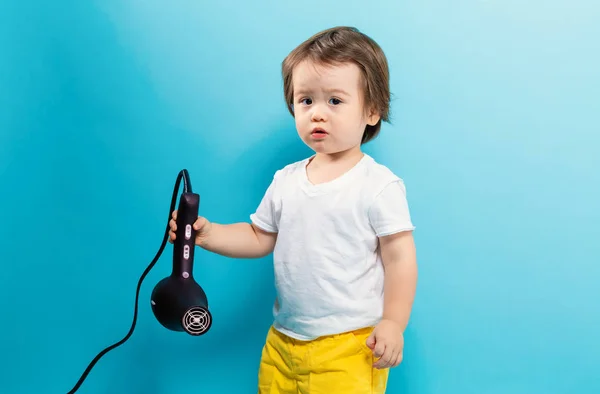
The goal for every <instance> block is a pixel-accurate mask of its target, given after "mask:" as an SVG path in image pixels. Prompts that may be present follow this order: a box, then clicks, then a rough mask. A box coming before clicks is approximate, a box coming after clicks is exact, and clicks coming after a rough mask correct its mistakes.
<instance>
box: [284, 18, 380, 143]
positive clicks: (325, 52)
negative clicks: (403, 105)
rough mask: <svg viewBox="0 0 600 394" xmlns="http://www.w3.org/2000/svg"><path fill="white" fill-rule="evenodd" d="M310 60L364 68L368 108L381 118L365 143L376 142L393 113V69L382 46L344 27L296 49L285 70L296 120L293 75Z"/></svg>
mask: <svg viewBox="0 0 600 394" xmlns="http://www.w3.org/2000/svg"><path fill="white" fill-rule="evenodd" d="M306 59H309V60H311V61H313V62H315V63H317V64H323V65H334V64H339V63H347V62H352V63H354V64H356V65H357V66H358V67H359V68H360V70H361V75H362V78H361V79H362V88H363V89H362V90H363V98H364V100H363V101H364V104H365V108H366V109H367V110H369V109H373V110H375V111H377V113H378V114H379V116H380V120H379V122H377V124H375V125H373V126H371V125H367V127H366V128H365V132H364V133H363V138H362V143H363V144H364V143H366V142H369V141H370V140H372V139H373V138H375V137H376V136H377V134H379V131H380V129H381V122H382V121H386V122H387V121H389V112H390V88H389V69H388V63H387V59H386V57H385V54H384V53H383V50H382V49H381V48H380V47H379V45H378V44H377V43H376V42H375V41H374V40H373V39H371V38H370V37H368V36H367V35H365V34H364V33H361V32H360V31H359V30H358V29H357V28H355V27H348V26H340V27H333V28H330V29H327V30H323V31H321V32H319V33H317V34H315V35H313V36H312V37H310V38H309V39H308V40H306V41H304V42H303V43H302V44H300V45H299V46H298V47H296V48H295V49H294V50H293V51H292V52H290V54H289V55H288V56H287V57H286V58H285V59H284V61H283V63H282V67H281V71H282V76H283V91H284V96H285V101H286V103H287V107H288V110H289V111H290V113H291V114H292V116H293V115H294V109H293V106H292V103H293V97H294V91H293V85H292V71H293V69H294V67H295V66H296V65H297V64H298V63H300V62H302V61H304V60H306Z"/></svg>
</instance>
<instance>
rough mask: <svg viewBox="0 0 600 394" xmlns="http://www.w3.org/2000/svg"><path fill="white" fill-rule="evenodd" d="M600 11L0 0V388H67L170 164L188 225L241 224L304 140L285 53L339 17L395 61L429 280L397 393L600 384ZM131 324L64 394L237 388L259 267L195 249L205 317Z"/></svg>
mask: <svg viewBox="0 0 600 394" xmlns="http://www.w3.org/2000/svg"><path fill="white" fill-rule="evenodd" d="M599 20H600V5H598V3H597V2H594V1H591V0H590V1H570V2H567V1H562V2H559V1H528V2H522V1H494V0H488V1H474V0H472V1H440V0H437V1H427V2H408V1H391V0H390V1H373V2H371V3H370V4H368V3H367V2H365V1H344V2H341V1H338V2H326V3H319V2H316V1H313V0H309V1H304V2H294V3H291V2H244V3H242V2H235V1H224V2H221V3H220V4H219V5H217V4H216V2H202V1H169V2H164V1H154V0H152V1H114V0H112V1H107V0H105V1H66V0H57V1H52V2H49V1H41V0H38V1H34V0H30V1H3V2H2V3H1V5H0V185H1V189H0V203H1V204H2V206H3V208H2V209H1V210H0V222H1V223H2V226H1V228H0V235H1V239H2V244H1V248H0V263H1V271H0V272H1V274H0V303H1V305H0V307H1V311H2V312H1V313H2V314H1V324H0V362H1V368H0V392H1V393H3V394H12V393H18V394H24V393H48V394H51V393H65V392H67V391H68V390H69V389H71V388H72V386H73V385H74V384H75V382H76V381H77V379H79V377H80V375H81V373H82V372H83V371H84V369H85V367H86V366H87V365H88V363H89V362H90V361H91V360H92V358H93V357H94V356H95V355H96V354H97V353H98V352H99V351H100V350H102V349H103V348H105V347H106V346H108V345H110V344H112V343H114V342H116V341H118V340H119V339H121V338H122V337H123V336H124V335H125V334H126V332H127V330H128V329H129V327H130V324H131V319H132V313H133V305H134V303H133V301H134V294H135V287H136V284H137V281H138V279H139V276H140V275H141V273H142V272H143V270H144V269H145V268H146V266H147V264H148V263H149V262H150V261H151V259H152V258H153V257H154V255H155V253H156V251H157V250H158V247H159V245H160V242H161V240H162V237H163V231H164V229H165V226H166V221H167V217H168V214H169V212H168V210H169V204H170V198H171V193H172V190H173V186H174V182H175V179H176V176H177V174H178V172H179V171H180V170H181V169H182V168H187V169H188V170H189V171H190V174H191V177H192V184H193V186H194V190H195V191H197V192H199V193H200V194H201V199H202V203H201V206H200V211H201V214H203V215H205V216H207V217H208V218H209V219H211V220H213V221H217V222H222V223H227V222H233V221H244V220H248V215H249V214H250V213H251V212H252V211H253V209H255V207H256V206H257V204H258V202H259V201H260V198H261V196H262V193H263V192H264V190H265V188H266V187H267V185H268V184H269V182H270V179H271V177H272V175H273V173H274V171H275V170H277V169H278V168H280V167H282V166H283V165H285V164H286V163H288V162H291V161H294V160H298V159H301V158H304V157H305V156H307V155H308V154H310V152H309V151H308V150H307V149H306V148H305V147H304V146H303V144H302V143H301V142H300V140H299V139H298V138H297V135H296V133H295V129H294V123H293V120H292V118H291V116H290V115H289V114H288V113H287V111H286V109H285V104H284V102H283V93H282V88H281V79H280V74H279V72H280V63H281V61H282V59H283V58H284V57H285V55H287V53H288V52H289V51H290V50H292V49H293V47H294V46H296V45H297V44H299V43H300V42H301V41H303V40H304V39H306V38H308V37H309V36H310V35H312V34H313V33H315V32H317V31H319V30H321V29H324V28H328V27H331V26H335V25H353V26H357V27H358V28H359V29H361V30H362V31H364V32H365V33H367V34H369V35H371V36H372V37H373V38H374V39H376V40H377V41H378V42H379V43H380V44H381V46H382V47H383V48H384V50H385V51H386V53H387V55H388V57H389V62H390V67H391V73H392V74H391V75H392V77H391V87H392V91H393V94H394V101H393V107H392V110H393V123H392V124H386V125H384V128H383V132H382V135H381V137H380V138H378V139H377V140H376V141H374V142H373V143H370V144H369V145H368V146H367V147H366V150H367V152H368V153H369V154H372V155H373V156H375V157H376V158H377V159H378V160H379V161H381V162H382V163H384V164H386V165H388V166H389V167H390V168H391V169H393V170H394V171H395V172H397V173H398V174H399V175H400V176H402V177H403V178H404V179H405V181H406V184H407V188H408V197H409V202H410V206H411V210H412V214H413V219H414V222H415V224H416V225H417V231H416V233H415V237H416V241H417V246H418V256H419V264H420V281H419V287H418V295H417V298H416V301H415V306H414V313H413V316H412V320H411V323H410V326H409V328H408V330H407V332H406V349H405V360H404V362H403V364H402V365H401V366H400V367H398V368H396V369H394V370H393V371H392V374H391V378H390V384H389V390H388V392H389V393H404V394H426V393H428V394H429V393H432V394H454V393H461V394H465V393H477V394H484V393H485V394H500V393H501V394H506V393H512V394H521V393H523V394H537V393H540V394H541V393H544V394H550V393H553V394H554V393H578V394H588V393H589V394H592V393H598V392H600V373H599V372H598V370H599V368H600V338H599V337H598V334H599V332H600V331H599V329H598V327H599V326H600V307H599V300H600V290H599V289H598V287H597V286H598V282H599V279H600V258H599V256H600V242H599V240H598V238H600V232H599V230H598V223H599V222H600V210H599V203H598V201H599V200H600V186H599V185H600V175H599V174H600V171H599V169H600V149H599V148H600V127H599V126H598V124H599V115H600V99H599V96H598V92H600V44H599V43H600V40H599V39H598V38H599V37H600V23H599ZM171 253H172V249H171V247H168V248H167V249H166V250H165V253H164V254H163V256H162V258H161V260H160V262H159V263H158V265H157V266H156V267H155V269H154V270H153V271H152V272H151V273H150V275H149V276H148V277H147V279H146V281H145V282H144V286H143V287H142V292H141V299H140V311H139V313H140V314H139V321H138V326H137V329H136V331H135V333H134V335H133V337H132V338H131V339H130V340H129V341H128V342H127V343H125V345H123V346H121V347H119V348H117V349H116V350H113V351H112V352H110V353H108V354H107V355H105V356H104V357H103V358H102V359H101V360H100V362H99V363H98V364H97V365H96V367H95V368H94V369H93V370H92V372H91V374H90V375H89V377H88V379H87V380H86V382H85V383H84V385H83V387H82V388H81V390H80V391H79V392H80V393H82V394H83V393H88V394H93V393H109V392H110V393H128V394H135V393H144V394H162V393H165V394H166V393H169V394H186V393H190V394H191V393H252V392H256V391H255V390H256V389H255V387H256V370H257V366H258V361H259V357H260V350H261V347H262V345H263V340H264V337H265V335H266V330H267V329H268V326H269V324H270V323H271V320H270V319H271V306H272V303H273V297H274V290H273V284H272V272H271V269H272V268H271V265H270V257H267V258H264V259H259V260H234V259H228V258H225V257H221V256H217V255H212V254H209V253H207V252H204V251H198V252H197V255H196V256H197V259H196V265H195V275H196V277H197V278H198V280H199V282H200V283H201V285H202V286H203V287H204V289H205V290H206V292H207V293H208V296H209V301H210V303H211V308H212V312H213V314H214V318H215V320H214V325H213V328H212V329H211V331H210V332H209V333H208V334H206V336H203V337H199V338H196V337H191V336H187V335H186V334H182V333H173V332H170V331H167V330H165V329H163V328H162V327H160V326H159V325H158V323H157V322H156V321H155V320H154V318H153V316H152V312H151V309H150V305H149V294H150V291H151V290H152V288H153V286H154V285H155V284H156V282H157V281H158V280H159V279H161V278H162V277H164V276H166V275H168V274H169V272H170V269H171Z"/></svg>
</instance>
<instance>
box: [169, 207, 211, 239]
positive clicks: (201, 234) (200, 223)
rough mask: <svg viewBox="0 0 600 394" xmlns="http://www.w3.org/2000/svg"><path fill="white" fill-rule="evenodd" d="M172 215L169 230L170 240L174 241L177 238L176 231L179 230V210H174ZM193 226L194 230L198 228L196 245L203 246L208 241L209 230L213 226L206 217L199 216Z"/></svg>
mask: <svg viewBox="0 0 600 394" xmlns="http://www.w3.org/2000/svg"><path fill="white" fill-rule="evenodd" d="M171 216H172V217H173V218H172V219H171V220H170V221H169V226H170V227H171V230H169V242H170V243H173V241H175V238H176V235H175V232H176V231H177V210H175V211H173V214H172V215H171ZM193 227H194V230H196V241H195V243H196V245H198V246H201V245H202V244H203V243H204V242H205V241H206V238H207V236H208V231H209V230H210V227H211V225H210V222H209V221H208V220H207V219H206V218H204V217H202V216H198V219H196V221H195V222H194V226H193Z"/></svg>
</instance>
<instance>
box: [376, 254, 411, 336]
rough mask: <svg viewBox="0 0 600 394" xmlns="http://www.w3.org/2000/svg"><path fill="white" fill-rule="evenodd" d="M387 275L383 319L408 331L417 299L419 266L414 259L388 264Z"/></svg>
mask: <svg viewBox="0 0 600 394" xmlns="http://www.w3.org/2000/svg"><path fill="white" fill-rule="evenodd" d="M385 269H386V273H385V284H384V288H385V295H384V300H385V301H384V308H383V318H384V319H389V320H393V321H395V322H397V323H398V324H400V326H401V327H402V331H404V330H405V329H406V326H407V325H408V321H409V319H410V314H411V310H412V305H413V301H414V297H415V290H416V282H417V265H416V262H415V261H414V260H413V259H407V260H406V261H399V262H396V263H392V264H388V265H387V266H386V268H385Z"/></svg>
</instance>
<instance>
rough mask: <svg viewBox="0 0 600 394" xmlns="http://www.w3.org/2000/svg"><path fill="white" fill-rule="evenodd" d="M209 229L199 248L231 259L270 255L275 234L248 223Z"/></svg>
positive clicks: (223, 225)
mask: <svg viewBox="0 0 600 394" xmlns="http://www.w3.org/2000/svg"><path fill="white" fill-rule="evenodd" d="M208 226H209V227H210V228H209V230H208V231H207V232H206V235H205V237H204V239H203V240H202V242H201V243H200V244H199V246H200V247H201V248H203V249H206V250H208V251H211V252H214V253H217V254H220V255H223V256H228V257H233V258H258V257H263V256H266V255H268V254H270V253H271V252H272V251H273V248H274V247H275V241H276V240H277V233H268V232H266V231H263V230H261V229H260V228H258V227H256V226H255V225H253V224H250V223H243V222H242V223H234V224H219V223H210V224H208Z"/></svg>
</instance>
